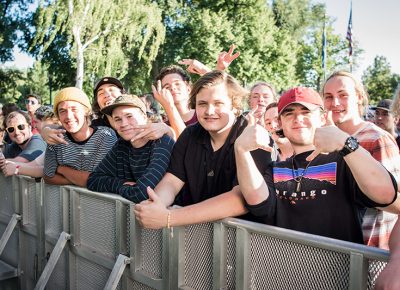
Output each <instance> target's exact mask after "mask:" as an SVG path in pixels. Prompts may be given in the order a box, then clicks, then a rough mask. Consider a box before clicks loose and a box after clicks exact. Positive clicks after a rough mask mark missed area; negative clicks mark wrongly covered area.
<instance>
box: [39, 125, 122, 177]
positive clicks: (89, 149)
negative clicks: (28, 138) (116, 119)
mask: <svg viewBox="0 0 400 290" xmlns="http://www.w3.org/2000/svg"><path fill="white" fill-rule="evenodd" d="M93 129H94V130H93V134H92V136H90V138H89V139H87V140H85V141H83V142H76V141H75V140H74V139H73V138H72V137H71V135H69V134H64V139H65V141H67V142H68V144H57V145H48V146H47V149H46V155H45V160H44V168H43V173H44V175H45V176H48V177H54V175H55V174H56V171H57V167H58V166H59V165H63V166H68V167H71V168H73V169H75V170H80V171H88V172H92V171H93V170H94V169H95V168H96V166H97V165H98V164H99V163H100V161H101V160H102V159H103V158H104V156H106V154H107V153H108V151H109V150H110V149H111V148H112V146H113V145H114V144H115V142H116V141H117V136H116V135H115V132H114V130H112V129H111V128H107V127H93Z"/></svg>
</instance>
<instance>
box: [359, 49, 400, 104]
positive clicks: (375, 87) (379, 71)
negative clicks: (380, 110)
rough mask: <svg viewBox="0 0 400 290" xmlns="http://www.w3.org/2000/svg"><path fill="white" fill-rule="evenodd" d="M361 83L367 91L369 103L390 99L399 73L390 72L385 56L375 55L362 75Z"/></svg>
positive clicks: (398, 79) (399, 80)
mask: <svg viewBox="0 0 400 290" xmlns="http://www.w3.org/2000/svg"><path fill="white" fill-rule="evenodd" d="M362 80H363V83H364V85H365V87H366V89H367V91H368V94H369V97H370V100H371V103H377V102H379V100H381V99H391V98H392V97H393V94H394V92H395V89H396V87H397V85H398V84H399V82H400V75H398V74H394V73H392V72H391V68H390V64H389V62H388V60H387V59H386V57H384V56H376V57H375V59H374V62H373V64H372V65H370V66H369V67H368V68H367V69H366V70H365V72H364V74H363V76H362Z"/></svg>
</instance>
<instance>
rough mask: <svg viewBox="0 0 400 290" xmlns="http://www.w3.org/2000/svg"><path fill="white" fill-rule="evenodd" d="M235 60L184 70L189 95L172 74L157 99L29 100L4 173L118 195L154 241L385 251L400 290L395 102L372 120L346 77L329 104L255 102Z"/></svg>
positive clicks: (295, 91)
mask: <svg viewBox="0 0 400 290" xmlns="http://www.w3.org/2000/svg"><path fill="white" fill-rule="evenodd" d="M234 49H235V47H234V46H231V48H230V49H229V51H228V52H222V53H221V54H220V55H218V57H217V65H216V68H215V69H214V70H211V69H209V68H208V67H207V66H205V65H203V64H202V63H201V62H199V61H197V60H191V59H184V60H182V61H181V62H180V64H182V65H186V66H187V71H188V72H190V73H196V74H199V75H200V78H199V79H198V81H196V82H195V83H194V84H192V83H191V81H190V75H189V74H188V72H187V71H185V70H184V69H183V68H182V67H180V66H177V65H171V66H168V67H165V68H163V69H161V71H160V72H159V75H158V76H157V77H156V79H155V82H154V85H153V86H152V93H151V94H150V93H149V94H144V95H142V96H136V95H132V94H128V93H127V91H128V90H127V89H126V88H125V87H124V85H123V84H122V82H121V81H120V80H118V79H117V78H114V77H103V78H101V79H100V80H99V81H98V82H97V83H96V85H95V86H94V89H93V102H92V104H91V103H90V100H89V98H88V96H87V95H86V94H85V92H83V91H82V90H81V89H78V88H75V87H67V88H63V89H62V90H60V91H59V92H58V93H57V95H56V96H55V98H54V103H53V107H50V106H45V105H41V98H40V96H37V95H34V94H29V95H27V96H26V97H25V105H26V110H21V109H19V108H18V107H17V106H15V105H14V106H13V105H12V104H6V105H4V106H3V108H2V112H3V130H2V131H3V142H2V144H3V145H2V152H3V154H4V156H0V167H1V170H2V171H3V173H4V175H5V176H11V175H18V174H22V175H29V176H32V177H36V178H39V177H43V179H44V181H45V182H46V183H49V184H58V185H67V184H73V185H77V186H81V187H87V188H88V189H90V190H93V191H97V192H104V193H105V194H107V193H114V194H119V195H121V196H123V197H124V198H126V199H129V200H131V201H132V202H134V203H135V204H136V205H135V208H134V212H135V216H136V218H137V220H138V221H139V222H140V223H141V224H142V225H143V226H144V227H147V228H152V229H160V228H163V227H166V228H169V229H170V230H171V231H172V230H173V227H175V226H182V225H189V224H194V223H202V222H209V221H215V220H218V219H222V218H226V217H239V218H242V219H247V220H251V221H255V222H259V223H264V224H268V225H274V226H279V227H284V228H288V229H292V230H298V231H302V232H307V233H311V234H316V235H322V236H326V237H330V238H335V239H340V240H345V241H350V242H354V243H360V244H365V245H368V246H373V247H379V248H382V249H386V250H389V249H390V251H391V260H390V263H389V264H388V266H387V267H386V269H385V270H384V271H383V273H382V275H381V276H380V278H379V279H378V281H377V287H378V288H379V289H398V288H400V287H399V286H400V279H399V278H398V277H399V275H398V274H400V273H399V272H400V222H397V221H398V214H399V213H400V200H399V199H398V198H397V197H398V194H397V192H398V186H399V182H400V154H399V144H400V136H399V134H398V131H397V124H398V122H399V119H400V90H399V91H397V93H396V95H395V97H394V99H393V100H391V99H383V100H381V101H380V102H379V103H378V105H377V106H376V108H374V119H373V120H368V121H367V120H366V119H365V118H364V115H365V112H364V110H365V108H366V107H367V106H368V94H367V92H366V90H365V89H364V87H363V85H362V83H361V82H360V81H359V80H358V79H357V78H356V77H355V76H354V75H352V74H351V73H349V72H346V71H337V72H334V73H333V74H332V75H330V76H329V77H328V78H327V80H326V81H325V83H324V84H323V86H322V91H321V93H318V92H316V91H315V90H313V89H312V88H306V87H301V86H299V87H294V88H288V89H287V90H286V91H284V92H283V93H282V94H281V95H280V96H279V95H278V94H277V92H276V90H275V88H274V86H273V85H272V84H270V83H268V82H266V81H259V82H256V83H255V84H254V85H253V86H251V87H250V89H249V90H247V89H245V88H244V87H242V86H241V85H240V83H239V82H238V81H237V80H236V79H235V78H234V77H233V76H231V75H229V74H228V73H226V72H225V69H226V68H227V67H228V66H229V65H230V63H231V62H232V61H234V60H235V59H236V58H237V57H238V56H239V55H240V54H239V53H238V52H237V53H234ZM247 108H248V110H246V109H247ZM161 111H162V113H160V112H161ZM173 205H179V207H173ZM396 223H397V224H396Z"/></svg>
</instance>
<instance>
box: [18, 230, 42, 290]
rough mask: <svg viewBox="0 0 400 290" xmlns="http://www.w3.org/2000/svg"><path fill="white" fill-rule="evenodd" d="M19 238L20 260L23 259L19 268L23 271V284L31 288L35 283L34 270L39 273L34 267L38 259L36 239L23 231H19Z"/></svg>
mask: <svg viewBox="0 0 400 290" xmlns="http://www.w3.org/2000/svg"><path fill="white" fill-rule="evenodd" d="M20 240H21V250H22V251H21V255H20V257H21V260H22V259H23V260H24V261H23V262H22V261H21V266H22V268H21V270H22V271H23V273H24V279H25V282H26V285H25V286H26V289H33V288H34V286H35V284H36V281H35V272H36V271H37V273H38V274H39V271H38V269H37V268H35V266H36V267H37V263H38V259H39V257H38V253H37V248H36V246H37V242H38V240H37V239H36V238H35V237H33V236H31V235H29V234H25V233H24V232H21V234H20ZM35 264H36V265H35ZM37 278H38V277H37Z"/></svg>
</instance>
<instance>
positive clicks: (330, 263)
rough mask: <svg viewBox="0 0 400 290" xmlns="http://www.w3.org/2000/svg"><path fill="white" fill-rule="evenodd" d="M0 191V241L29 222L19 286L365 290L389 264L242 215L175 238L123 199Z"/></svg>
mask: <svg viewBox="0 0 400 290" xmlns="http://www.w3.org/2000/svg"><path fill="white" fill-rule="evenodd" d="M10 183H12V184H11V185H10ZM0 188H2V189H5V190H4V191H3V192H2V193H1V194H0V201H1V202H3V201H4V202H5V203H6V204H7V205H4V204H3V203H1V204H0V226H1V228H0V236H1V235H3V233H4V232H6V230H5V228H6V225H7V224H8V223H9V222H10V221H11V220H12V219H14V220H15V219H16V218H17V216H18V215H19V216H21V221H20V222H19V225H17V226H16V229H15V230H14V231H13V233H12V235H11V237H13V235H14V238H12V243H10V242H8V243H7V245H6V246H5V249H4V252H3V254H2V255H1V256H0V258H1V261H2V262H4V263H7V264H9V265H10V266H12V267H14V268H16V269H18V271H17V273H19V274H20V281H21V282H20V285H21V289H33V288H34V287H36V289H44V288H45V287H46V288H47V289H360V290H361V289H362V290H364V289H373V286H374V284H375V279H376V277H377V276H378V274H379V273H380V272H381V271H382V270H383V268H384V267H385V265H386V262H387V259H388V252H387V251H383V250H380V249H376V248H371V247H366V246H363V245H358V244H353V243H349V242H344V241H339V240H334V239H329V238H325V237H320V236H315V235H309V234H305V233H300V232H295V231H290V230H286V229H281V228H277V227H271V226H266V225H262V224H257V223H252V222H248V221H244V220H239V219H235V218H229V219H224V220H222V221H218V222H214V223H204V224H196V225H191V226H186V227H177V228H174V232H173V235H172V234H171V232H170V230H169V229H163V230H150V229H144V228H142V227H141V226H140V225H139V224H138V222H137V221H136V219H135V216H134V213H133V207H134V204H133V203H131V202H129V201H127V200H125V199H123V198H121V197H120V196H118V195H114V194H102V193H97V192H92V191H89V190H87V189H83V188H79V187H74V186H61V187H60V186H54V185H48V184H44V183H40V182H39V183H38V182H35V180H34V179H31V178H28V177H21V176H19V177H14V179H13V182H11V179H10V178H4V177H1V176H0ZM7 189H8V190H7ZM0 283H1V281H0ZM0 285H1V284H0ZM0 288H1V287H0Z"/></svg>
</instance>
